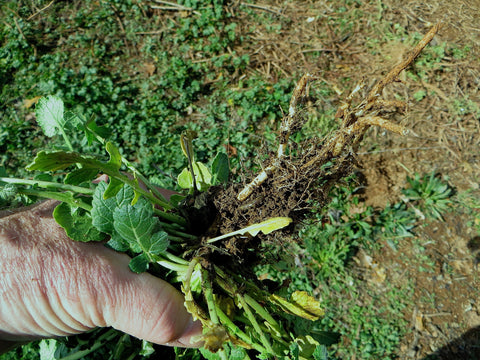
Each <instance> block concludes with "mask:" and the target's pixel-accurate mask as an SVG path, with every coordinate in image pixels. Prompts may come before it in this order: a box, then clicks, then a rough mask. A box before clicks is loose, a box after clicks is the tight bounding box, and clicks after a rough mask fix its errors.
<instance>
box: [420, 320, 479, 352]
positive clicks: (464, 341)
mask: <svg viewBox="0 0 480 360" xmlns="http://www.w3.org/2000/svg"><path fill="white" fill-rule="evenodd" d="M460 359H461V360H478V359H480V326H477V327H475V328H472V329H470V330H469V331H467V332H466V333H465V334H463V335H462V336H460V337H459V338H456V339H455V340H453V341H451V342H450V343H448V344H447V345H445V346H444V347H442V348H440V349H438V350H437V351H435V352H434V353H432V354H430V355H428V356H426V357H424V358H423V359H422V360H460Z"/></svg>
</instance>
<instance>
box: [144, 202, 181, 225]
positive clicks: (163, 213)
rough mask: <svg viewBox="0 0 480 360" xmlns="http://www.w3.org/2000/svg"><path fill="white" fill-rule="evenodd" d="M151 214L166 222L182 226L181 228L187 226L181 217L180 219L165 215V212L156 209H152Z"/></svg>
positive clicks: (176, 216)
mask: <svg viewBox="0 0 480 360" xmlns="http://www.w3.org/2000/svg"><path fill="white" fill-rule="evenodd" d="M152 197H153V198H155V196H152ZM148 199H151V198H150V197H149V198H148ZM155 199H156V198H155ZM157 200H158V199H157ZM153 212H154V213H155V214H156V215H158V216H159V217H161V218H162V219H164V220H168V221H171V222H173V223H175V224H179V225H182V226H187V220H185V219H184V218H183V217H181V216H179V215H175V214H170V213H166V212H165V211H162V210H159V209H157V208H154V209H153Z"/></svg>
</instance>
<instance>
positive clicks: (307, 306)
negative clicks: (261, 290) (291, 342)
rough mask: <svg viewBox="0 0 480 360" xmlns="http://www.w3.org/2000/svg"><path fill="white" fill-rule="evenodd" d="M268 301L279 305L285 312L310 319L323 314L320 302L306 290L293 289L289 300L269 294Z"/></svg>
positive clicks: (317, 317)
mask: <svg viewBox="0 0 480 360" xmlns="http://www.w3.org/2000/svg"><path fill="white" fill-rule="evenodd" d="M270 301H272V302H273V303H275V304H277V305H278V306H280V307H281V308H282V309H283V311H285V312H287V313H290V314H293V315H297V316H300V317H302V318H304V319H308V320H312V321H315V320H318V319H319V318H320V316H323V315H324V314H325V312H324V311H323V309H322V308H321V306H320V302H319V301H318V300H317V299H315V298H314V297H313V296H311V295H309V294H308V293H307V292H306V291H295V292H294V293H293V294H292V297H291V300H290V301H288V300H286V299H284V298H282V297H281V296H278V295H275V294H273V295H271V296H270Z"/></svg>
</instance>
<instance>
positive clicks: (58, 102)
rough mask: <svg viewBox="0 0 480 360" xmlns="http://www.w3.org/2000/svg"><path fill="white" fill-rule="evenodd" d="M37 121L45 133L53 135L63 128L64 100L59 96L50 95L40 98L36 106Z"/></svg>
mask: <svg viewBox="0 0 480 360" xmlns="http://www.w3.org/2000/svg"><path fill="white" fill-rule="evenodd" d="M35 114H36V117H37V122H38V124H39V125H40V127H41V128H42V130H43V132H44V134H45V135H46V136H48V137H52V136H54V135H57V134H58V130H63V127H64V125H65V119H64V117H63V101H62V99H60V98H59V97H57V96H54V95H49V96H46V97H42V98H41V99H40V100H38V103H37V106H36V108H35Z"/></svg>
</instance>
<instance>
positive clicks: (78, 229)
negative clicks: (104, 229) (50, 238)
mask: <svg viewBox="0 0 480 360" xmlns="http://www.w3.org/2000/svg"><path fill="white" fill-rule="evenodd" d="M53 217H54V219H55V221H56V222H57V223H58V224H59V225H60V226H61V227H62V228H63V229H64V230H65V232H66V234H67V235H68V237H69V238H71V239H73V240H75V241H81V242H90V241H102V240H104V239H105V234H103V233H101V232H100V231H98V230H97V229H96V228H94V227H93V226H92V218H91V217H90V216H89V214H88V213H86V212H85V211H83V210H82V209H78V208H77V209H72V207H71V206H70V205H69V204H67V203H64V202H62V203H61V204H59V205H58V206H57V207H55V209H54V210H53Z"/></svg>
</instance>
